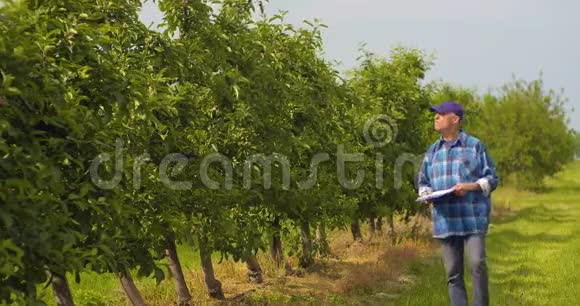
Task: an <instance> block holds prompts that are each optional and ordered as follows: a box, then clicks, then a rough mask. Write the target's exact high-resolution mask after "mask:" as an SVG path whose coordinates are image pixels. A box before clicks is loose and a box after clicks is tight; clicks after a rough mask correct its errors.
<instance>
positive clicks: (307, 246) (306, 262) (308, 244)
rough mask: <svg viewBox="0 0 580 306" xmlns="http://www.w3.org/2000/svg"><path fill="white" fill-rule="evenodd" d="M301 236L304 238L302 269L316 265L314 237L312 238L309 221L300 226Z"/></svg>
mask: <svg viewBox="0 0 580 306" xmlns="http://www.w3.org/2000/svg"><path fill="white" fill-rule="evenodd" d="M300 235H301V236H302V256H300V260H299V262H300V266H301V267H302V268H309V267H311V266H312V265H313V264H314V258H312V237H311V236H310V224H308V222H307V221H302V223H301V224H300Z"/></svg>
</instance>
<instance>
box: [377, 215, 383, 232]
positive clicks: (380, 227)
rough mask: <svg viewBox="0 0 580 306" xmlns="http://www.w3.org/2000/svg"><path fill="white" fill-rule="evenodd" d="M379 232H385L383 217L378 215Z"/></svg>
mask: <svg viewBox="0 0 580 306" xmlns="http://www.w3.org/2000/svg"><path fill="white" fill-rule="evenodd" d="M376 227H377V233H378V234H379V235H382V234H383V217H378V218H377V226H376Z"/></svg>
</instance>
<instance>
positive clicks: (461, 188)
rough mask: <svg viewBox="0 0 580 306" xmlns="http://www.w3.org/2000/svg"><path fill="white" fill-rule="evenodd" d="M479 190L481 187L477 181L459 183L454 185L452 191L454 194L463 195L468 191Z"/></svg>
mask: <svg viewBox="0 0 580 306" xmlns="http://www.w3.org/2000/svg"><path fill="white" fill-rule="evenodd" d="M478 190H481V187H480V186H479V184H477V183H459V184H457V185H455V191H453V193H454V194H455V195H456V196H460V197H462V196H464V195H466V194H467V193H468V192H470V191H478Z"/></svg>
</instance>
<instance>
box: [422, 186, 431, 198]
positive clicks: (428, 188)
mask: <svg viewBox="0 0 580 306" xmlns="http://www.w3.org/2000/svg"><path fill="white" fill-rule="evenodd" d="M430 192H433V189H432V188H431V187H426V186H423V187H419V196H422V195H424V194H425V193H430Z"/></svg>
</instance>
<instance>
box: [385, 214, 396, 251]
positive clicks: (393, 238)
mask: <svg viewBox="0 0 580 306" xmlns="http://www.w3.org/2000/svg"><path fill="white" fill-rule="evenodd" d="M387 223H388V225H389V237H390V238H391V244H392V245H396V244H397V233H395V219H394V217H393V214H389V215H388V216H387Z"/></svg>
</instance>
